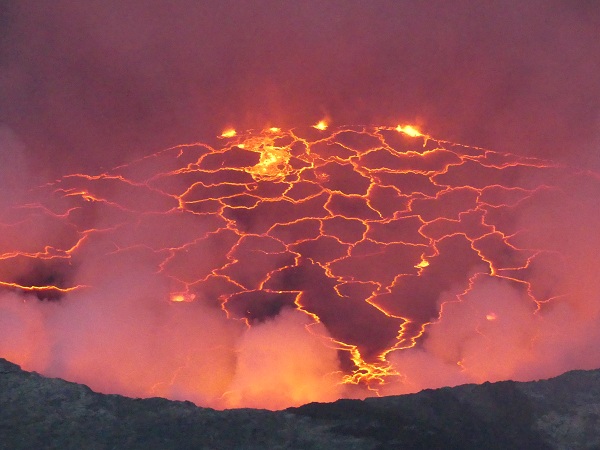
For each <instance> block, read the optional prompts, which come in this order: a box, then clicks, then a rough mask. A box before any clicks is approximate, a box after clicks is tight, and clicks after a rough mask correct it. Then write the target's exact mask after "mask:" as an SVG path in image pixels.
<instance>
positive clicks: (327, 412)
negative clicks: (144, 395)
mask: <svg viewBox="0 0 600 450" xmlns="http://www.w3.org/2000/svg"><path fill="white" fill-rule="evenodd" d="M33 448H35V449H82V448H85V449H138V448H140V449H145V450H148V449H234V448H239V449H266V448H271V449H387V448H390V449H431V448H438V449H481V448H485V449H486V450H490V449H507V448H527V449H584V448H589V449H592V448H600V370H592V371H573V372H568V373H566V374H564V375H561V376H559V377H556V378H553V379H550V380H541V381H536V382H528V383H517V382H513V381H505V382H499V383H484V384H482V385H465V386H459V387H455V388H443V389H436V390H426V391H422V392H420V393H418V394H412V395H403V396H395V397H384V398H369V399H366V400H362V401H361V400H339V401H337V402H334V403H311V404H308V405H304V406H301V407H299V408H289V409H287V410H284V411H277V412H272V411H264V410H253V409H237V410H228V411H215V410H212V409H208V408H199V407H197V406H195V405H194V404H192V403H189V402H176V401H169V400H165V399H160V398H151V399H132V398H127V397H123V396H120V395H104V394H98V393H95V392H93V391H92V390H90V389H89V388H88V387H86V386H84V385H80V384H76V383H69V382H67V381H64V380H60V379H51V378H45V377H42V376H40V375H38V374H36V373H32V372H25V371H23V370H21V369H20V367H19V366H17V365H15V364H12V363H10V362H8V361H6V360H4V359H0V449H11V450H12V449H33Z"/></svg>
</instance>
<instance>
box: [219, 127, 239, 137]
mask: <svg viewBox="0 0 600 450" xmlns="http://www.w3.org/2000/svg"><path fill="white" fill-rule="evenodd" d="M235 135H237V131H235V130H234V129H233V128H228V129H226V130H225V131H223V132H222V133H221V137H223V138H231V137H234V136H235Z"/></svg>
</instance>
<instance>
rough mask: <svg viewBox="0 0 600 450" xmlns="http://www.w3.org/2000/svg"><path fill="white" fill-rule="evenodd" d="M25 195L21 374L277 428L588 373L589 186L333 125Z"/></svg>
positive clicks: (17, 254) (408, 130)
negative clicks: (284, 417)
mask: <svg viewBox="0 0 600 450" xmlns="http://www.w3.org/2000/svg"><path fill="white" fill-rule="evenodd" d="M7 139H9V138H7ZM10 139H13V138H10ZM13 141H14V139H13ZM15 148H16V147H15ZM15 151H17V150H15ZM16 185H18V183H17V181H16V180H13V184H12V186H13V187H14V186H16ZM14 189H15V190H19V189H18V186H17V187H14ZM19 192H20V195H18V196H14V198H15V199H16V202H15V203H14V204H12V205H10V206H9V205H6V206H5V207H4V208H3V210H2V220H1V224H0V228H1V233H2V234H1V236H2V238H1V239H0V246H1V247H0V284H1V293H0V356H2V357H6V358H8V359H10V360H12V361H14V362H16V363H18V364H21V365H22V366H23V367H24V368H25V369H28V370H36V371H39V372H41V373H43V374H46V375H50V376H60V377H63V378H66V379H69V380H73V381H78V382H82V383H86V384H88V385H89V386H91V387H92V388H93V389H97V390H100V391H103V392H118V393H123V394H127V395H135V396H166V397H169V398H174V399H187V400H192V401H194V402H196V403H198V404H200V405H206V406H213V407H217V408H225V407H237V406H256V407H266V408H283V407H286V406H289V405H298V404H301V403H305V402H308V401H316V400H320V401H330V400H334V399H336V398H339V397H343V396H350V397H362V396H366V395H374V394H380V395H381V394H395V393H405V392H413V391H415V390H419V389H421V388H426V387H436V386H443V385H453V384H458V383H464V382H473V381H474V382H481V381H484V380H499V379H506V378H512V379H519V380H527V379H532V378H537V377H546V376H552V375H555V374H558V373H560V372H561V371H564V370H567V369H573V368H591V367H597V366H600V351H599V350H598V349H597V346H596V345H594V344H595V343H596V342H598V338H600V336H599V333H600V332H599V331H598V330H599V329H600V327H599V326H598V325H599V313H600V306H599V305H600V301H599V300H600V299H599V298H598V292H600V286H598V284H600V282H599V281H598V278H597V276H596V273H595V272H596V268H597V267H598V262H599V261H598V255H597V252H596V251H595V249H597V248H599V244H600V242H598V240H599V239H598V237H597V233H596V230H597V229H598V228H597V227H598V225H599V223H598V222H599V221H598V214H597V205H596V200H595V199H596V198H598V197H597V196H598V195H599V194H600V180H599V178H598V175H597V174H595V173H592V172H586V171H581V170H571V169H568V168H566V167H562V166H559V165H557V164H554V163H551V162H549V161H546V160H542V159H536V158H527V157H522V156H515V155H511V154H506V153H498V152H494V151H491V150H486V149H482V148H474V147H468V146H464V145H459V144H455V143H452V142H448V141H443V140H438V139H434V138H432V137H430V136H427V135H424V134H421V133H420V132H419V131H418V130H417V129H416V128H413V127H410V126H398V127H387V126H381V127H339V128H332V127H327V126H326V124H325V123H323V124H321V125H320V126H314V127H305V128H296V129H292V130H288V131H286V130H281V129H279V128H267V129H265V130H263V131H260V132H246V133H234V132H232V130H230V131H229V132H228V133H224V135H223V137H222V138H221V140H220V144H219V145H218V146H210V145H208V144H203V143H195V144H188V145H180V146H177V147H174V148H170V149H167V150H164V151H161V152H158V153H156V154H152V155H150V156H148V157H145V158H142V159H139V160H136V161H133V162H130V163H128V164H125V165H122V166H119V167H116V168H114V169H112V170H110V171H107V172H105V173H102V174H100V175H93V176H92V175H87V174H82V173H78V174H71V175H67V176H64V177H63V178H61V179H60V180H58V181H56V182H53V183H50V184H48V185H45V186H42V187H40V188H36V189H34V190H30V191H28V192H25V191H23V190H20V191H19ZM582 193H583V195H582Z"/></svg>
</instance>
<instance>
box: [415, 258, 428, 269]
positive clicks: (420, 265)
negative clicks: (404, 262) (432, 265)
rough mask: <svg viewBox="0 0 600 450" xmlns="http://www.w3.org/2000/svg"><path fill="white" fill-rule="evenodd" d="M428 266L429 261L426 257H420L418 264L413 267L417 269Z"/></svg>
mask: <svg viewBox="0 0 600 450" xmlns="http://www.w3.org/2000/svg"><path fill="white" fill-rule="evenodd" d="M428 266H429V261H427V260H426V259H422V260H421V262H420V263H419V264H417V265H416V266H415V267H416V268H417V269H424V268H425V267H428Z"/></svg>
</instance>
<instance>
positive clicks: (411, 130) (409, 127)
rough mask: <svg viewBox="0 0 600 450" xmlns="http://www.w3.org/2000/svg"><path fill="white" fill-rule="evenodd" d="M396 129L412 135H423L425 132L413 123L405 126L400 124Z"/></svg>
mask: <svg viewBox="0 0 600 450" xmlns="http://www.w3.org/2000/svg"><path fill="white" fill-rule="evenodd" d="M396 131H399V132H400V133H404V134H407V135H408V136H410V137H418V136H423V134H422V133H421V132H420V131H419V130H417V129H416V128H415V127H413V126H412V125H405V126H402V125H398V126H397V127H396Z"/></svg>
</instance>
